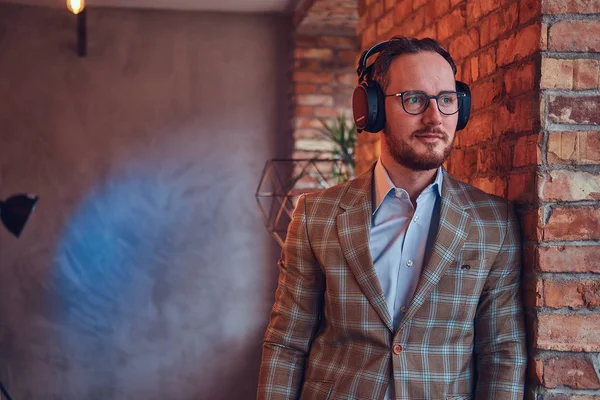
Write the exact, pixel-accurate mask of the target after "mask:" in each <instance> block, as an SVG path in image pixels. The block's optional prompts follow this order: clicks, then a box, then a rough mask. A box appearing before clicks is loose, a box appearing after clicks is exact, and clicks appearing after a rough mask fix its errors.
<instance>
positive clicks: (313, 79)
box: [293, 71, 333, 83]
mask: <svg viewBox="0 0 600 400" xmlns="http://www.w3.org/2000/svg"><path fill="white" fill-rule="evenodd" d="M293 81H294V82H305V83H329V82H331V81H333V74H331V73H328V72H304V71H295V72H294V75H293Z"/></svg>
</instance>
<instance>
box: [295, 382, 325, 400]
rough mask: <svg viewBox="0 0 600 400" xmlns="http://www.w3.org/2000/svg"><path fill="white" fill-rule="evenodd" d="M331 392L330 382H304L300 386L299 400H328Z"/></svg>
mask: <svg viewBox="0 0 600 400" xmlns="http://www.w3.org/2000/svg"><path fill="white" fill-rule="evenodd" d="M332 390H333V382H332V381H315V380H306V381H304V385H303V386H302V394H301V395H300V400H329V399H330V397H331V391H332Z"/></svg>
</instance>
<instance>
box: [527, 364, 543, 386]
mask: <svg viewBox="0 0 600 400" xmlns="http://www.w3.org/2000/svg"><path fill="white" fill-rule="evenodd" d="M543 373H544V362H543V361H542V360H537V359H534V360H530V362H529V364H528V371H527V377H528V378H529V380H530V381H531V383H533V384H535V385H541V384H542V380H543Z"/></svg>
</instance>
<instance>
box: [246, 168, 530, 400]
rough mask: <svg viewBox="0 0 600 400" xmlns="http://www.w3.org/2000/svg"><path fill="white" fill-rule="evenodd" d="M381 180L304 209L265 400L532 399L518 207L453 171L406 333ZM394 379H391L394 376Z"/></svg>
mask: <svg viewBox="0 0 600 400" xmlns="http://www.w3.org/2000/svg"><path fill="white" fill-rule="evenodd" d="M372 181H373V171H372V169H371V171H369V172H368V173H366V174H364V175H362V176H360V177H358V178H356V179H355V180H353V181H350V182H347V183H344V184H341V185H337V186H335V187H332V188H329V189H326V190H324V191H320V192H316V193H311V194H307V195H303V196H301V197H300V199H299V200H298V204H297V206H296V209H295V210H294V214H293V217H292V221H291V223H290V226H289V228H288V234H287V239H286V242H285V245H284V247H283V251H282V256H281V259H280V261H279V263H278V266H279V269H280V275H279V282H278V288H277V291H276V295H275V305H274V306H273V309H272V312H271V320H270V323H269V326H268V328H267V331H266V333H265V337H264V343H263V357H262V363H261V370H260V377H259V384H258V392H257V399H260V400H262V399H298V398H299V399H301V400H321V399H336V400H337V399H344V400H359V399H360V400H373V399H383V398H384V395H385V392H386V389H387V386H388V383H389V380H390V373H391V371H393V375H394V385H395V386H394V387H395V392H396V399H403V400H404V399H406V400H408V399H410V400H415V399H453V400H459V399H464V400H466V399H477V400H489V399H522V397H523V390H524V374H525V366H526V349H525V332H524V324H523V315H522V307H521V303H520V292H519V275H520V235H519V227H518V222H517V220H516V218H515V214H514V211H513V209H512V206H511V205H510V203H508V202H507V201H506V200H504V199H501V198H499V197H496V196H492V195H489V194H486V193H484V192H482V191H480V190H478V189H476V188H474V187H472V186H470V185H467V184H465V183H463V182H460V181H458V180H455V179H454V178H452V177H451V176H450V175H448V173H447V172H446V171H444V180H443V187H442V200H441V210H440V213H441V214H440V223H439V229H438V233H437V236H436V239H435V242H434V245H433V248H432V251H431V253H430V254H429V255H426V260H425V263H424V267H423V271H422V274H421V278H420V281H419V284H418V287H417V289H416V292H415V294H414V296H413V299H412V301H411V303H410V304H409V307H408V310H407V311H406V314H405V316H404V319H403V321H402V322H401V324H400V326H399V328H398V330H397V331H396V332H394V331H393V325H392V318H391V316H390V315H389V312H388V310H387V306H386V301H385V298H384V295H383V292H382V289H381V286H380V283H379V280H378V278H377V275H376V273H375V268H374V266H373V261H372V259H371V255H370V253H369V232H370V225H371V213H372V184H373V182H372ZM390 369H391V370H390Z"/></svg>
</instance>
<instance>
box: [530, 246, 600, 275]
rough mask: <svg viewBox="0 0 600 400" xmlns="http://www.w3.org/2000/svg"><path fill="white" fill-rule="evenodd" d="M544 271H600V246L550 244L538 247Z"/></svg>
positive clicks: (537, 258) (539, 268)
mask: <svg viewBox="0 0 600 400" xmlns="http://www.w3.org/2000/svg"><path fill="white" fill-rule="evenodd" d="M536 260H537V269H538V270H540V271H542V272H577V273H585V272H592V273H600V246H549V247H539V248H538V249H536Z"/></svg>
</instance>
